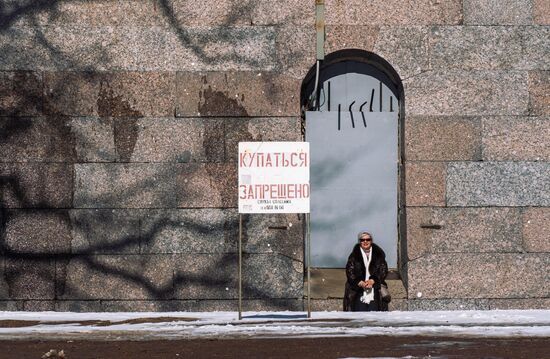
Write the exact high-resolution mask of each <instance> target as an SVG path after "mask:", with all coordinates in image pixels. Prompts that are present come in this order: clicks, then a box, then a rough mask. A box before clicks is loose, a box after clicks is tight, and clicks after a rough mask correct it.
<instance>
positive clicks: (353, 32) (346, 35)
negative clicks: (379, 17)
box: [325, 25, 380, 53]
mask: <svg viewBox="0 0 550 359" xmlns="http://www.w3.org/2000/svg"><path fill="white" fill-rule="evenodd" d="M379 32H380V27H379V26H350V25H329V26H327V27H326V40H325V51H326V53H331V52H334V51H338V50H344V49H362V50H367V51H373V50H374V45H375V44H376V40H377V39H378V33H379Z"/></svg>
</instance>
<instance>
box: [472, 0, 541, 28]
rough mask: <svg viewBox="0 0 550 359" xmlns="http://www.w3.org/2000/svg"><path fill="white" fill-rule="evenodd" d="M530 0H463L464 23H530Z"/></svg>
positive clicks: (531, 20) (531, 6)
mask: <svg viewBox="0 0 550 359" xmlns="http://www.w3.org/2000/svg"><path fill="white" fill-rule="evenodd" d="M532 10H533V1H532V0H464V24H466V25H531V24H532V23H533V16H532Z"/></svg>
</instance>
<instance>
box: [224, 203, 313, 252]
mask: <svg viewBox="0 0 550 359" xmlns="http://www.w3.org/2000/svg"><path fill="white" fill-rule="evenodd" d="M233 218H234V219H233V222H234V223H235V222H236V221H237V220H238V219H237V214H235V215H234V217H233ZM236 224H238V222H237V223H236ZM234 228H235V227H234ZM232 234H233V238H234V243H236V242H238V240H239V237H238V235H239V233H238V227H236V228H235V230H234V231H233V232H232ZM243 251H244V252H246V253H277V254H283V255H284V256H287V257H289V258H292V259H294V260H297V261H302V260H303V258H304V231H303V216H298V215H296V214H273V215H266V214H255V215H254V214H250V215H244V216H243Z"/></svg>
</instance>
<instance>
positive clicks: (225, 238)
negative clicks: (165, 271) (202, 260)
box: [141, 209, 238, 253]
mask: <svg viewBox="0 0 550 359" xmlns="http://www.w3.org/2000/svg"><path fill="white" fill-rule="evenodd" d="M236 233H237V235H238V214H237V213H236V211H234V210H221V209H178V210H154V211H147V214H146V215H145V217H144V218H143V220H142V222H141V241H142V243H141V251H142V253H226V252H236V250H237V244H236V243H237V240H238V239H237V236H236Z"/></svg>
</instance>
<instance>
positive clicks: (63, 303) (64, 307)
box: [55, 300, 104, 313]
mask: <svg viewBox="0 0 550 359" xmlns="http://www.w3.org/2000/svg"><path fill="white" fill-rule="evenodd" d="M55 311H56V312H76V313H83V312H93V313H97V312H102V311H104V310H102V308H101V302H100V301H99V300H56V301H55Z"/></svg>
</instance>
